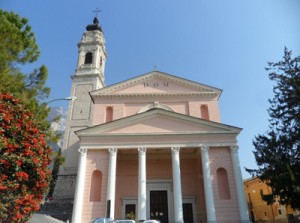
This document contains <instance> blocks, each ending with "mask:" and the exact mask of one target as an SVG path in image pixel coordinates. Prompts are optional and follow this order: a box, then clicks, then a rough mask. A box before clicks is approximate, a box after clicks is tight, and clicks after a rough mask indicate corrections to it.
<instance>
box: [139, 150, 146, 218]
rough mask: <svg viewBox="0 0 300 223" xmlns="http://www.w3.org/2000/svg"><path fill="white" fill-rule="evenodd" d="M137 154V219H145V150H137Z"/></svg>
mask: <svg viewBox="0 0 300 223" xmlns="http://www.w3.org/2000/svg"><path fill="white" fill-rule="evenodd" d="M138 152H139V192H138V193H139V194H138V216H137V217H138V219H139V220H146V219H147V210H146V148H138Z"/></svg>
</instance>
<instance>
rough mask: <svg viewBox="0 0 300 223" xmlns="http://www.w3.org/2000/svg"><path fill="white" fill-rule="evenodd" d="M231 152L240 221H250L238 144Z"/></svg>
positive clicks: (244, 222)
mask: <svg viewBox="0 0 300 223" xmlns="http://www.w3.org/2000/svg"><path fill="white" fill-rule="evenodd" d="M230 153H231V161H232V166H233V174H234V179H235V186H236V191H237V198H238V204H239V212H240V222H241V223H248V222H250V220H249V216H248V208H247V202H246V197H245V193H244V185H243V178H242V173H241V169H240V162H239V156H238V146H231V147H230Z"/></svg>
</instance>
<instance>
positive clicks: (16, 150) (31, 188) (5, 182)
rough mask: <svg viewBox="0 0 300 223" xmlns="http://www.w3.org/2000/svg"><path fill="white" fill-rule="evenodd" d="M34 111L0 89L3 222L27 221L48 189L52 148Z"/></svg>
mask: <svg viewBox="0 0 300 223" xmlns="http://www.w3.org/2000/svg"><path fill="white" fill-rule="evenodd" d="M35 122H36V121H35V119H34V116H33V114H31V113H30V112H28V110H27V109H26V108H25V107H24V106H23V105H22V103H21V102H20V101H19V100H17V99H16V98H15V97H13V96H11V95H10V94H8V93H1V92H0V221H1V222H2V223H17V222H18V223H19V222H20V223H23V222H24V223H25V222H27V220H28V219H29V218H30V217H31V215H32V214H33V212H34V211H36V210H38V209H39V206H40V203H41V201H42V199H43V196H44V195H45V193H46V192H47V190H48V185H49V180H50V176H51V172H50V170H49V169H48V165H49V163H50V161H51V160H50V159H51V149H50V147H49V146H48V145H47V142H46V136H45V134H43V133H42V132H41V131H40V130H39V128H38V126H37V125H36V124H35Z"/></svg>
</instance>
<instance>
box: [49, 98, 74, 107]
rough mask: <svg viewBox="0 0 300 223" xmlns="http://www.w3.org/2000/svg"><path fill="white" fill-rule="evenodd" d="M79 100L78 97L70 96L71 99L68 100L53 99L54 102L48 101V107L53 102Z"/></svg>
mask: <svg viewBox="0 0 300 223" xmlns="http://www.w3.org/2000/svg"><path fill="white" fill-rule="evenodd" d="M77 99H78V98H77V97H75V96H69V97H66V98H56V99H53V100H51V101H48V102H47V103H46V105H48V104H49V103H51V102H54V101H64V100H65V101H75V100H77Z"/></svg>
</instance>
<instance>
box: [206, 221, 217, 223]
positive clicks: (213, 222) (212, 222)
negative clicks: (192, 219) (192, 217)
mask: <svg viewBox="0 0 300 223" xmlns="http://www.w3.org/2000/svg"><path fill="white" fill-rule="evenodd" d="M207 223H217V221H208V222H207Z"/></svg>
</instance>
